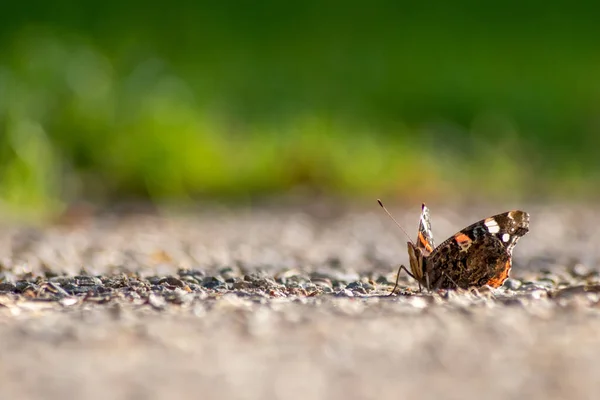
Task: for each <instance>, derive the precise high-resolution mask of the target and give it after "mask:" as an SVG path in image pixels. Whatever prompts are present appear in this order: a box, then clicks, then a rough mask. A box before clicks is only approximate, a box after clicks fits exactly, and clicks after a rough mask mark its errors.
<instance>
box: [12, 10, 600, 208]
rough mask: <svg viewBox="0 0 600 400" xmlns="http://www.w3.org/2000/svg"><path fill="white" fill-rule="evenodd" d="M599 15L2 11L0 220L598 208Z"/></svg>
mask: <svg viewBox="0 0 600 400" xmlns="http://www.w3.org/2000/svg"><path fill="white" fill-rule="evenodd" d="M598 4H599V3H597V2H591V1H589V2H570V3H568V4H562V5H559V3H547V2H541V1H526V2H523V1H515V0H505V1H503V2H497V3H496V4H492V3H490V2H478V1H471V0H455V1H452V2H448V1H437V2H419V3H416V2H415V3H412V2H411V3H407V2H398V1H382V0H375V1H371V2H362V1H357V0H348V1H345V2H336V1H330V0H321V1H313V0H307V1H304V2H299V3H298V4H294V3H291V2H281V1H260V2H256V1H247V0H240V1H236V2H228V1H220V2H217V1H215V2H210V1H172V2H166V3H165V2H158V1H143V2H142V1H139V0H133V1H129V2H126V3H123V2H120V1H119V2H118V1H115V0H107V1H106V0H105V1H102V2H76V1H70V0H58V1H53V2H45V1H39V0H38V1H32V2H28V3H17V2H11V3H9V4H3V7H2V8H3V11H2V13H1V14H0V46H1V52H0V207H1V208H2V209H4V210H10V211H11V212H13V211H17V212H24V211H31V210H35V211H36V212H43V213H55V212H59V211H60V210H61V209H62V208H63V207H64V206H65V205H66V204H69V203H72V202H76V201H80V200H88V201H93V202H99V203H107V202H114V201H119V200H121V199H142V200H143V199H150V200H152V201H156V202H163V201H182V202H185V201H194V200H195V199H200V198H211V199H230V200H234V201H241V202H245V201H249V200H250V199H253V198H256V197H261V196H265V195H272V194H281V193H288V192H289V191H290V190H295V191H297V192H300V193H304V194H308V195H314V194H320V195H330V196H336V197H342V198H350V199H352V198H356V199H363V198H368V199H371V200H372V199H373V198H376V197H380V196H388V197H395V198H404V199H409V200H411V201H412V200H414V201H417V202H419V201H421V200H429V199H432V198H443V196H449V197H461V196H466V197H475V198H482V199H485V198H494V199H498V198H504V197H509V198H514V197H517V198H528V197H534V198H561V199H565V198H566V199H568V198H572V197H578V198H579V197H590V196H592V197H593V196H596V195H597V194H598V192H599V190H598V189H599V188H598V185H597V183H596V182H598V178H599V177H600V160H599V157H598V154H599V153H598V146H599V144H600V118H599V117H600V113H599V112H600V46H599V38H600V35H599V34H600V27H599V24H598V17H600V12H599V11H600V5H598ZM298 188H300V189H298Z"/></svg>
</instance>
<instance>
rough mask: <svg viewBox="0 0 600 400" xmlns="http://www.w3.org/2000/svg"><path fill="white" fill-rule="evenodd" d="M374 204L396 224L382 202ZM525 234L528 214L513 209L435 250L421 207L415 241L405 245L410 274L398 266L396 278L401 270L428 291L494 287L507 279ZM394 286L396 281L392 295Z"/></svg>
mask: <svg viewBox="0 0 600 400" xmlns="http://www.w3.org/2000/svg"><path fill="white" fill-rule="evenodd" d="M378 202H379V205H380V206H381V207H382V208H383V209H384V210H385V212H386V213H387V214H388V215H389V216H390V217H391V218H392V219H393V220H394V222H396V220H395V219H394V218H393V217H392V216H391V214H390V213H389V211H387V209H386V208H385V207H384V206H383V203H381V201H380V200H378ZM396 224H398V223H397V222H396ZM398 225H399V224H398ZM527 232H529V214H528V213H526V212H524V211H520V210H513V211H507V212H505V213H502V214H498V215H494V216H492V217H489V218H486V219H482V220H481V221H479V222H476V223H474V224H473V225H470V226H468V227H466V228H465V229H463V230H461V231H460V232H458V233H456V234H455V235H453V236H451V237H450V238H448V239H446V240H445V241H444V242H442V244H440V245H439V246H437V247H436V246H435V244H434V242H433V233H432V231H431V221H430V217H429V209H428V208H427V207H426V206H425V204H423V205H422V206H421V218H420V220H419V231H418V233H417V241H416V243H413V242H412V241H409V242H408V258H409V261H410V271H408V270H407V269H406V267H404V266H403V265H401V266H400V268H399V269H398V278H399V276H400V272H401V271H402V270H404V271H405V272H406V273H408V275H410V276H411V277H412V278H413V279H415V280H416V281H417V282H418V283H419V289H421V287H425V288H426V289H428V290H437V289H467V288H471V287H482V286H490V287H493V288H497V287H499V286H501V285H502V284H503V283H504V281H505V280H506V279H507V278H508V274H509V272H510V269H511V268H512V251H513V249H514V247H515V245H516V244H517V241H518V240H519V239H520V238H522V237H523V236H525V234H527ZM397 287H398V279H396V286H395V287H394V289H393V290H392V293H394V292H395V290H396V288H397Z"/></svg>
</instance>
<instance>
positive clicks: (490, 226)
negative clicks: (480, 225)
mask: <svg viewBox="0 0 600 400" xmlns="http://www.w3.org/2000/svg"><path fill="white" fill-rule="evenodd" d="M484 225H485V227H486V228H487V230H488V232H489V233H498V232H500V226H499V225H498V223H497V222H496V220H495V219H494V218H489V219H486V220H485V222H484Z"/></svg>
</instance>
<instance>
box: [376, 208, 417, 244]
mask: <svg viewBox="0 0 600 400" xmlns="http://www.w3.org/2000/svg"><path fill="white" fill-rule="evenodd" d="M377 203H379V205H380V206H381V208H383V211H385V213H386V214H387V215H388V217H390V218H391V219H392V221H394V223H395V224H396V225H398V228H400V230H401V231H402V232H404V234H405V235H406V237H407V238H408V240H409V241H410V242H411V243H413V244H414V242H413V241H412V240H411V238H410V236H408V233H406V231H405V230H404V228H403V227H402V225H400V224H399V223H398V221H396V218H394V216H393V215H392V214H390V212H389V211H388V210H387V208H385V206H384V205H383V203H382V202H381V200H379V199H377Z"/></svg>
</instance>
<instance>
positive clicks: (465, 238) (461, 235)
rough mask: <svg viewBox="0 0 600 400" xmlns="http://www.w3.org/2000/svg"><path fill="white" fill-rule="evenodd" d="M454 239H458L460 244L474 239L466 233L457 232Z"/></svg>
mask: <svg viewBox="0 0 600 400" xmlns="http://www.w3.org/2000/svg"><path fill="white" fill-rule="evenodd" d="M454 240H456V242H457V243H458V244H463V243H468V242H471V241H472V240H471V238H470V237H468V236H467V235H465V234H464V233H457V234H456V235H455V236H454Z"/></svg>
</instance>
